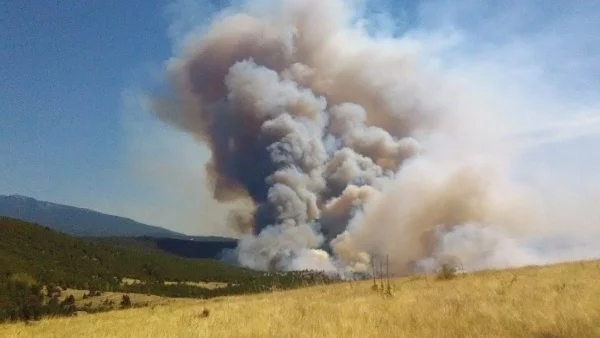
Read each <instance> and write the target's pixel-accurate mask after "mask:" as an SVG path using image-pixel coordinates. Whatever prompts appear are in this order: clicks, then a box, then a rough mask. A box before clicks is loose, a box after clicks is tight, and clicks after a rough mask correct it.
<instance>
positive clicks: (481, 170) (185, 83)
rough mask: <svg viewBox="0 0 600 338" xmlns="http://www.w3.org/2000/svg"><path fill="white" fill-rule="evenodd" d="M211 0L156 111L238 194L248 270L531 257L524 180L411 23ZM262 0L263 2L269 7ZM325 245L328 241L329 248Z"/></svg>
mask: <svg viewBox="0 0 600 338" xmlns="http://www.w3.org/2000/svg"><path fill="white" fill-rule="evenodd" d="M273 5H274V6H273V8H271V9H270V10H269V11H256V10H251V9H248V10H244V8H253V7H252V6H246V7H242V9H241V10H238V11H228V12H224V13H223V14H222V15H220V16H218V18H217V19H216V20H215V21H214V22H213V23H212V24H211V26H210V27H209V28H208V30H207V32H206V34H204V35H203V36H199V37H195V38H194V39H191V40H189V46H188V48H187V50H186V52H185V53H183V55H181V56H179V57H178V58H176V59H174V60H172V62H171V63H170V66H169V74H170V77H171V80H172V84H173V88H174V92H175V97H173V98H171V99H170V100H171V101H170V102H169V101H168V100H163V101H161V102H160V103H159V104H157V105H156V109H155V111H156V114H157V115H158V116H159V117H160V118H161V119H163V120H164V121H166V122H168V123H170V124H172V125H175V126H177V127H178V128H180V129H182V130H185V131H187V132H189V133H191V134H192V135H194V136H195V137H196V138H197V139H198V140H199V141H201V142H203V143H205V144H206V145H207V146H208V147H209V148H210V150H211V152H212V161H211V162H210V163H209V164H208V165H207V171H208V174H209V176H210V177H211V184H212V187H213V189H214V196H215V198H216V199H217V200H219V201H231V200H239V199H250V200H251V201H252V202H253V203H254V206H255V210H254V216H253V217H254V218H253V219H254V221H253V222H252V223H253V227H254V229H255V230H256V232H255V233H254V234H247V235H245V236H243V237H242V238H241V240H240V243H239V247H238V250H237V252H238V260H239V262H240V263H241V264H243V265H245V266H248V267H251V268H257V269H275V270H277V269H279V270H286V269H320V270H326V271H338V272H340V273H342V274H345V273H351V272H365V271H368V269H369V264H370V262H371V260H372V259H373V257H375V256H378V257H383V256H389V260H390V269H391V271H392V272H393V273H395V274H408V273H411V272H413V271H418V270H420V269H426V270H427V269H432V268H435V267H436V266H437V265H439V264H440V263H443V262H445V261H448V260H454V261H458V262H460V264H461V265H462V266H463V268H465V269H482V268H489V267H505V266H511V265H521V264H536V263H539V262H540V260H539V259H538V258H537V257H536V255H535V254H533V253H531V252H529V251H528V250H526V249H523V243H521V242H520V238H521V239H522V238H526V237H527V236H528V235H529V234H530V233H532V232H535V231H536V229H539V227H540V226H541V222H542V220H541V218H540V217H539V216H540V214H539V213H538V206H537V202H536V198H535V195H534V194H532V193H531V192H529V191H528V190H526V189H524V188H523V187H519V186H518V185H517V184H515V183H513V182H512V181H511V179H510V166H509V165H510V161H511V158H510V156H509V155H510V151H511V149H512V148H511V146H510V144H508V143H506V141H505V140H503V139H502V138H501V137H500V136H502V132H503V130H502V126H503V125H502V121H501V120H499V119H497V118H496V117H497V114H495V113H494V112H492V111H488V110H487V109H486V107H485V106H484V105H481V104H480V103H479V102H477V100H476V99H475V98H472V97H470V96H469V95H471V94H470V93H469V92H464V91H462V87H461V86H462V84H460V82H458V81H455V79H453V78H452V77H451V76H449V75H444V74H443V73H438V72H436V69H435V62H434V61H435V60H429V59H428V58H427V57H426V52H425V49H426V48H424V46H422V45H420V44H419V43H417V42H416V41H415V40H411V39H410V38H402V39H392V38H378V39H376V38H373V37H371V36H369V34H367V33H366V32H365V30H364V29H362V28H361V26H360V25H358V24H353V22H354V19H355V18H354V17H353V14H354V13H353V11H352V8H351V7H350V6H349V5H348V4H347V3H346V2H345V1H342V0H328V1H324V0H282V1H277V2H273ZM275 5H276V6H275ZM328 252H329V253H328Z"/></svg>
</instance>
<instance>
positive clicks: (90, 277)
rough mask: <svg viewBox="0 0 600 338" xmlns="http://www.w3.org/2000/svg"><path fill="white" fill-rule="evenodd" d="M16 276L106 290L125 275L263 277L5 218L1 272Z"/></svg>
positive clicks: (1, 221)
mask: <svg viewBox="0 0 600 338" xmlns="http://www.w3.org/2000/svg"><path fill="white" fill-rule="evenodd" d="M15 272H25V273H28V274H30V275H32V276H33V277H34V278H35V279H36V280H37V281H38V282H40V283H47V282H57V283H58V282H60V283H64V284H68V285H71V286H76V287H77V286H79V287H84V286H89V285H90V284H102V286H103V287H102V288H105V287H106V286H108V285H112V284H115V285H116V284H118V283H119V281H118V279H119V278H123V277H129V278H136V279H140V280H148V279H152V280H181V281H184V280H189V281H219V282H227V283H237V282H239V281H241V280H244V279H247V278H248V277H251V276H254V275H256V274H257V272H254V271H251V270H248V269H243V268H239V267H235V266H232V265H229V264H226V263H223V262H220V261H217V260H210V259H186V258H182V257H177V256H175V255H171V254H167V253H163V252H160V251H157V250H152V249H149V248H145V247H143V246H139V247H136V246H132V247H127V246H126V245H118V246H115V245H110V244H109V243H101V242H98V241H94V240H88V239H80V238H75V237H71V236H69V235H66V234H63V233H59V232H56V231H54V230H51V229H50V228H48V227H42V226H40V225H37V224H32V223H29V222H25V221H20V220H16V219H11V218H6V217H0V273H2V274H4V275H6V274H10V273H15ZM99 286H100V285H99Z"/></svg>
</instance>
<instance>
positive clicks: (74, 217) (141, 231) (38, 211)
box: [0, 195, 189, 238]
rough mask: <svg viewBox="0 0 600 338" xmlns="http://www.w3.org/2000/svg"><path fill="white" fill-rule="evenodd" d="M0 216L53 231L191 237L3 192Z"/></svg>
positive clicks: (0, 200) (90, 234) (111, 216)
mask: <svg viewBox="0 0 600 338" xmlns="http://www.w3.org/2000/svg"><path fill="white" fill-rule="evenodd" d="M0 216H6V217H12V218H18V219H22V220H25V221H28V222H35V223H39V224H43V225H45V226H47V227H49V228H51V229H53V230H57V231H61V232H64V233H67V234H70V235H73V236H88V237H106V236H132V237H135V236H148V237H170V238H188V237H189V236H187V235H184V234H181V233H178V232H175V231H171V230H167V229H164V228H161V227H157V226H151V225H147V224H142V223H139V222H136V221H134V220H131V219H128V218H124V217H118V216H113V215H107V214H103V213H100V212H97V211H93V210H89V209H83V208H77V207H72V206H67V205H62V204H56V203H51V202H44V201H38V200H36V199H33V198H31V197H25V196H19V195H10V196H2V195H0Z"/></svg>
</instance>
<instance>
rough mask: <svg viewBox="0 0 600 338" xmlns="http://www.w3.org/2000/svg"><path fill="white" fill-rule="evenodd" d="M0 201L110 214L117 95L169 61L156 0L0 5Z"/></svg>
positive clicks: (127, 194) (124, 181)
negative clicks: (143, 71) (149, 68)
mask: <svg viewBox="0 0 600 338" xmlns="http://www.w3.org/2000/svg"><path fill="white" fill-rule="evenodd" d="M2 3H3V4H2V12H1V15H2V17H1V20H0V22H1V25H2V26H1V28H0V31H1V33H0V36H1V39H0V43H1V46H0V64H2V67H0V72H1V76H0V88H2V90H1V91H0V126H1V127H0V128H1V130H2V132H1V133H0V154H1V155H0V156H1V159H2V160H1V161H0V177H2V180H1V181H0V193H5V194H7V193H20V194H24V195H29V196H33V197H36V198H41V199H47V200H51V201H56V202H61V203H70V204H74V205H81V206H89V207H100V208H101V209H107V208H108V209H110V205H111V204H113V203H112V202H111V201H114V200H115V199H121V198H123V199H126V198H138V197H139V189H140V187H135V186H133V185H134V184H133V183H132V182H131V181H130V180H129V177H128V176H126V175H124V173H123V170H122V168H123V163H124V159H123V156H124V153H123V146H124V133H123V128H122V122H121V120H122V100H121V93H122V91H123V88H124V86H126V85H127V83H129V82H130V81H131V80H132V77H133V76H135V73H136V70H137V69H138V68H139V67H140V66H141V65H143V64H144V63H148V62H151V63H157V62H161V61H162V60H165V59H166V58H168V57H169V55H170V54H171V44H170V41H169V39H168V36H167V28H168V22H167V19H166V17H165V16H164V14H163V12H164V6H165V3H164V1H146V0H144V1H123V2H122V1H85V2H78V1H42V2H38V1H10V0H5V1H2Z"/></svg>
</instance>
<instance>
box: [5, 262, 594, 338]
mask: <svg viewBox="0 0 600 338" xmlns="http://www.w3.org/2000/svg"><path fill="white" fill-rule="evenodd" d="M371 284H372V281H365V282H361V283H352V284H351V283H344V284H338V285H330V286H319V287H312V288H306V289H302V290H295V291H287V292H274V293H270V294H261V295H252V296H240V297H226V298H218V299H212V300H189V299H184V300H177V301H174V302H171V303H169V304H166V305H164V306H154V307H148V308H141V309H131V310H123V311H115V312H108V313H101V314H96V315H88V316H83V317H74V318H60V319H50V320H44V321H42V322H41V323H40V324H37V325H27V324H24V323H20V324H7V325H2V326H0V337H86V338H88V337H89V338H101V337H102V338H103V337H256V338H259V337H260V338H263V337H277V338H283V337H360V338H364V337H411V338H412V337H453V338H454V337H530V338H563V337H564V338H567V337H569V338H571V337H600V262H587V263H572V264H562V265H556V266H551V267H544V268H524V269H518V270H510V271H499V272H483V273H477V274H472V275H467V276H460V277H457V278H456V279H454V280H450V281H437V280H435V279H434V277H432V276H430V277H428V278H424V277H419V278H416V277H413V278H404V279H398V280H394V281H393V285H394V286H395V295H394V297H392V298H386V297H382V295H381V294H379V293H377V292H374V291H372V290H371V288H370V287H371ZM205 308H206V309H209V310H210V315H209V316H208V317H204V316H202V311H203V309H205Z"/></svg>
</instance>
